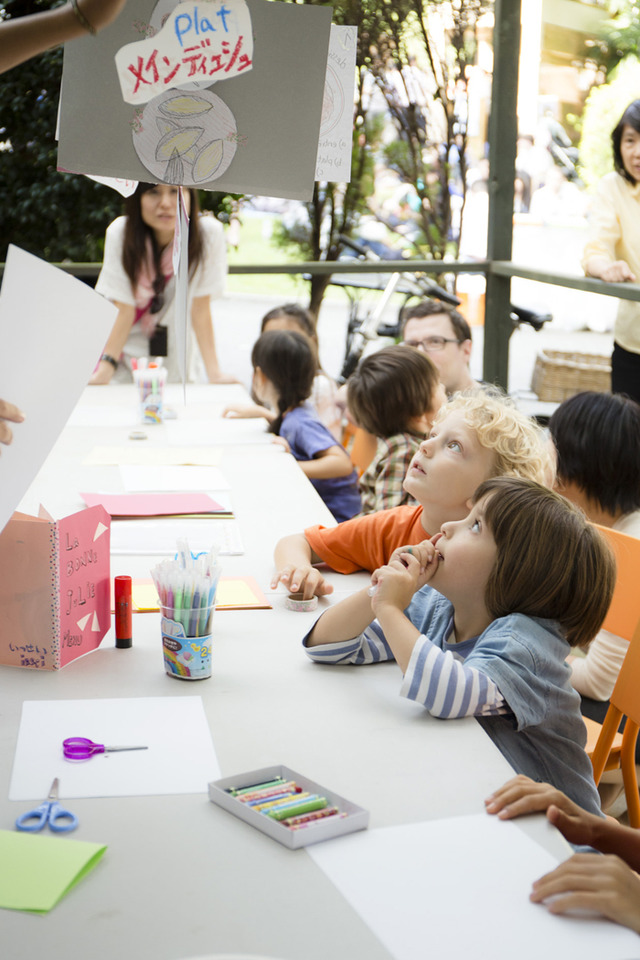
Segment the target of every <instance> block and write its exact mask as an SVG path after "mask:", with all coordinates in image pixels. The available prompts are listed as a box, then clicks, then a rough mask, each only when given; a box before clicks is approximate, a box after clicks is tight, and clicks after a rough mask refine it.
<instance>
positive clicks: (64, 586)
mask: <svg viewBox="0 0 640 960" xmlns="http://www.w3.org/2000/svg"><path fill="white" fill-rule="evenodd" d="M109 531H110V519H109V516H108V514H107V513H106V512H105V510H103V509H102V507H100V506H95V507H91V508H90V509H88V510H80V511H79V512H78V513H74V514H72V515H71V516H70V517H64V518H63V519H62V520H57V521H55V520H53V519H52V517H50V516H49V515H48V514H47V513H46V511H44V510H43V509H42V508H41V509H40V516H38V517H31V516H28V515H27V514H24V513H14V514H13V516H12V518H11V520H10V521H9V523H8V524H7V525H6V527H5V528H4V530H3V531H2V533H0V663H6V664H9V665H11V666H16V667H32V668H34V669H36V670H37V669H41V670H59V669H60V667H64V666H65V664H67V663H69V662H70V661H71V660H75V659H76V657H79V656H81V655H82V654H84V653H88V652H89V651H91V650H95V649H96V648H97V647H98V646H99V644H100V641H101V640H102V638H103V637H104V635H105V634H106V632H107V630H109V628H110V626H111V613H110V610H109V580H110V573H109V543H110V539H109Z"/></svg>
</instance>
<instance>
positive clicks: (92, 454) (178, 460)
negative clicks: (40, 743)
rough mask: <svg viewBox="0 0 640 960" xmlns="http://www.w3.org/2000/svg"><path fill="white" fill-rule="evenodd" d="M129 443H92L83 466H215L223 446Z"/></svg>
mask: <svg viewBox="0 0 640 960" xmlns="http://www.w3.org/2000/svg"><path fill="white" fill-rule="evenodd" d="M136 443H137V446H136V445H135V444H134V443H132V445H131V446H129V447H108V446H105V447H93V449H92V450H90V451H89V453H88V455H87V456H86V457H85V458H84V460H83V461H82V463H83V464H84V465H85V466H92V467H96V466H115V467H118V466H122V465H123V464H131V465H140V466H146V467H149V466H151V465H152V464H154V465H156V466H181V465H182V466H183V465H189V466H211V467H215V466H217V465H218V464H219V463H220V461H221V460H222V450H211V449H205V448H204V447H167V446H164V447H149V446H148V445H147V443H146V442H144V443H138V441H136Z"/></svg>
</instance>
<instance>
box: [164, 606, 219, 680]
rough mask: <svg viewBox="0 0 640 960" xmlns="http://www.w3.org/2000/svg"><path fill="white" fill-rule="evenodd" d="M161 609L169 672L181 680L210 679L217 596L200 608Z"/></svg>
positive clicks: (166, 607) (172, 607) (178, 607)
mask: <svg viewBox="0 0 640 960" xmlns="http://www.w3.org/2000/svg"><path fill="white" fill-rule="evenodd" d="M160 609H161V612H162V620H161V629H162V653H163V656H164V669H165V672H166V673H168V674H169V676H170V677H177V678H179V679H181V680H205V679H206V678H207V677H210V676H211V637H212V619H213V611H214V609H215V592H214V595H213V597H212V598H211V599H210V598H209V597H207V596H205V597H203V600H202V603H201V604H200V605H199V606H197V607H195V606H193V607H183V606H165V605H164V604H162V605H161V608H160Z"/></svg>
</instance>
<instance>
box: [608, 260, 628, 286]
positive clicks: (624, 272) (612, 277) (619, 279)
mask: <svg viewBox="0 0 640 960" xmlns="http://www.w3.org/2000/svg"><path fill="white" fill-rule="evenodd" d="M600 279H601V280H606V282H607V283H633V282H634V281H635V279H636V278H635V274H633V273H632V272H631V267H630V266H629V264H628V263H627V262H626V261H625V260H616V261H615V262H614V263H610V264H608V266H606V267H602V269H601V271H600Z"/></svg>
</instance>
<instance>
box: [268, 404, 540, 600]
mask: <svg viewBox="0 0 640 960" xmlns="http://www.w3.org/2000/svg"><path fill="white" fill-rule="evenodd" d="M502 475H504V476H511V477H524V478H526V479H529V480H537V481H538V482H539V483H547V484H550V485H551V484H552V483H553V479H554V470H553V459H552V456H551V446H550V444H549V442H548V440H547V438H546V436H545V433H544V431H543V430H542V428H541V427H539V426H538V425H537V424H536V423H534V422H533V421H532V420H530V419H529V417H526V416H525V415H524V414H523V413H521V412H520V411H519V410H517V409H516V408H515V407H514V406H513V405H512V404H511V403H509V402H508V401H507V399H506V398H504V397H503V396H501V395H498V394H497V393H489V392H488V391H486V390H479V391H474V392H472V393H469V394H463V393H461V394H458V395H457V396H455V397H454V398H453V400H450V401H449V403H447V404H445V406H443V407H441V408H440V411H439V413H438V414H437V415H436V417H435V420H434V422H433V427H432V428H431V431H430V433H429V436H428V437H427V438H426V440H424V441H423V442H422V443H421V444H420V448H419V450H418V453H417V454H416V455H415V457H414V458H413V460H412V461H411V465H410V466H409V469H408V471H407V474H406V477H405V480H404V488H405V490H406V491H407V492H408V493H410V494H411V495H412V496H413V497H415V499H416V500H417V501H418V505H417V506H401V507H394V508H392V509H391V510H381V511H378V512H377V513H371V514H368V515H367V516H364V517H355V518H354V519H353V520H350V521H349V522H348V523H341V524H338V526H337V527H323V526H315V527H307V529H306V530H305V531H304V533H297V534H292V535H291V536H288V537H284V538H283V539H282V540H280V541H279V543H278V544H277V545H276V549H275V563H276V569H277V573H276V575H275V577H274V579H273V580H272V582H271V586H272V588H273V589H275V588H276V587H277V586H278V583H283V584H284V585H285V586H286V587H287V589H288V590H289V591H290V592H292V593H295V592H297V591H299V590H300V591H303V592H304V596H305V598H309V597H312V596H313V595H314V594H316V595H317V596H324V595H325V594H328V593H331V592H332V590H333V587H332V586H331V584H328V583H326V582H325V579H324V577H323V575H322V573H321V571H320V570H318V569H317V568H316V567H314V566H313V564H316V563H323V562H324V563H327V564H328V565H329V566H330V567H331V568H332V569H333V570H337V571H338V573H354V572H355V571H356V570H375V569H376V567H380V566H382V564H384V563H386V562H387V561H388V559H389V557H390V556H391V554H392V553H393V551H394V550H395V549H396V547H399V546H401V545H402V544H413V543H420V542H421V541H422V540H424V539H425V537H428V536H430V535H431V534H433V533H436V532H437V531H438V530H439V529H440V527H441V526H442V524H443V523H444V522H445V521H446V520H460V519H461V518H462V517H465V516H466V515H467V503H468V501H469V499H470V497H472V496H473V492H474V490H475V489H476V487H477V486H478V485H479V484H480V483H482V481H483V480H487V479H488V478H489V477H496V476H502Z"/></svg>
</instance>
